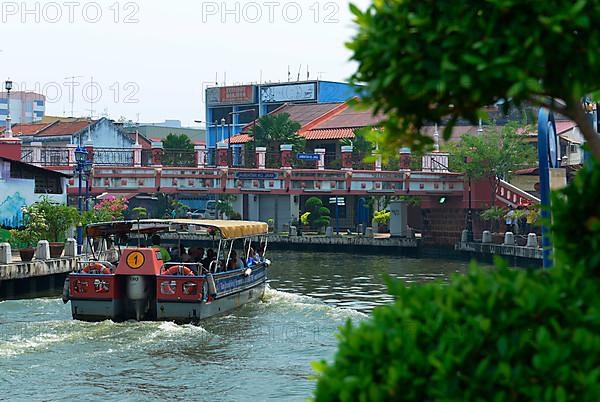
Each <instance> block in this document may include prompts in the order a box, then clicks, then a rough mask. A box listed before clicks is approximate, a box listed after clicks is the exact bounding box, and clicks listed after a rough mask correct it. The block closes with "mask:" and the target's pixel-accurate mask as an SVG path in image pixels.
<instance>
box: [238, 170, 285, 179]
mask: <svg viewBox="0 0 600 402" xmlns="http://www.w3.org/2000/svg"><path fill="white" fill-rule="evenodd" d="M235 178H236V179H239V180H274V179H276V178H277V173H275V172H236V173H235Z"/></svg>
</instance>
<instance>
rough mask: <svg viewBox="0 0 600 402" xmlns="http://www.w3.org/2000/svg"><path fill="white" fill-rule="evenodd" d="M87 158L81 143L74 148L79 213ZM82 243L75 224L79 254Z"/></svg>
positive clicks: (80, 232)
mask: <svg viewBox="0 0 600 402" xmlns="http://www.w3.org/2000/svg"><path fill="white" fill-rule="evenodd" d="M86 159H87V151H86V150H85V148H82V147H81V145H80V146H78V147H77V149H76V150H75V162H76V164H75V172H76V173H77V176H78V178H79V191H78V192H77V210H78V211H79V215H81V214H82V212H83V202H82V201H83V200H82V195H81V192H82V184H83V172H84V167H85V164H86ZM82 245H83V228H82V226H81V225H79V226H77V253H78V254H81V248H82Z"/></svg>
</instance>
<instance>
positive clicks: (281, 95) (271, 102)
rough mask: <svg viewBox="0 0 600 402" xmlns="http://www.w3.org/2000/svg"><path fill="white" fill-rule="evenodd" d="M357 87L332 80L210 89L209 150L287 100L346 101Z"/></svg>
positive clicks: (208, 110) (301, 101)
mask: <svg viewBox="0 0 600 402" xmlns="http://www.w3.org/2000/svg"><path fill="white" fill-rule="evenodd" d="M356 94H357V89H356V87H354V86H352V85H350V84H347V83H341V82H332V81H301V82H287V83H282V84H259V85H242V86H230V87H210V88H207V89H206V92H205V100H206V121H207V123H206V127H207V132H206V140H207V141H206V143H207V147H208V148H209V149H214V148H216V144H217V143H218V142H220V141H223V140H225V139H227V138H228V137H229V136H233V135H235V134H238V133H240V132H241V130H242V128H243V127H244V126H245V125H247V124H248V123H251V122H253V121H254V120H256V119H257V118H258V117H261V116H264V115H267V114H269V113H271V112H272V111H274V110H276V109H278V108H280V107H281V106H283V105H284V104H286V103H300V104H302V103H313V104H315V103H334V102H345V101H347V100H348V99H351V98H352V97H354V96H356Z"/></svg>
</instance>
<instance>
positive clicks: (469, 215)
mask: <svg viewBox="0 0 600 402" xmlns="http://www.w3.org/2000/svg"><path fill="white" fill-rule="evenodd" d="M470 162H471V158H470V157H468V156H465V164H468V163H470ZM467 178H468V179H469V181H468V186H469V209H468V210H467V225H466V226H467V242H472V241H473V204H472V201H471V175H470V174H469V173H467Z"/></svg>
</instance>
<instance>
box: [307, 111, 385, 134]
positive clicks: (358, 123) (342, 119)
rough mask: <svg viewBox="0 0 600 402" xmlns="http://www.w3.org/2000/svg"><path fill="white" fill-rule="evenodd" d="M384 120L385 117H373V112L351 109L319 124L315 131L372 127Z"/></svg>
mask: <svg viewBox="0 0 600 402" xmlns="http://www.w3.org/2000/svg"><path fill="white" fill-rule="evenodd" d="M382 120H383V115H377V116H373V112H372V111H371V110H355V109H353V108H350V107H349V108H347V109H345V110H343V111H342V112H340V113H338V114H336V115H334V116H332V117H330V118H329V119H327V120H325V121H324V122H322V123H320V124H318V125H317V126H316V127H314V129H324V128H347V127H371V126H376V125H378V124H379V123H381V121H382Z"/></svg>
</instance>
